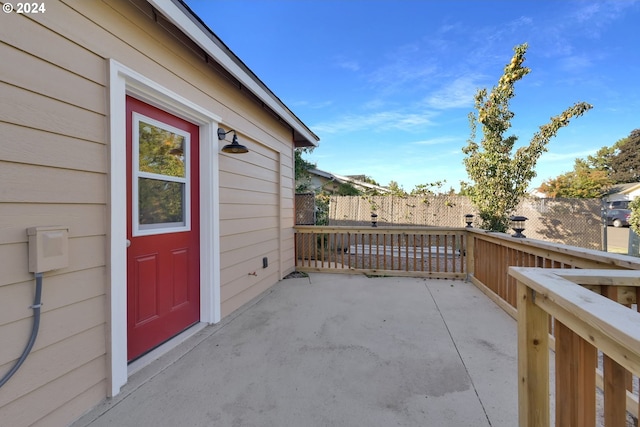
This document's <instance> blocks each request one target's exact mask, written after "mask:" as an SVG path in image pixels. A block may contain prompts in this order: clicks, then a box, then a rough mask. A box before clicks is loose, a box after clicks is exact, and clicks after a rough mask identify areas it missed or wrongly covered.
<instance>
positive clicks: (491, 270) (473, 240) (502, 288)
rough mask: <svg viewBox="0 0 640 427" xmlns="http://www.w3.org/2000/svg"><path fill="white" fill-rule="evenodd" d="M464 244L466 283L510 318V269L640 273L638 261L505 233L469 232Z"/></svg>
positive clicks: (512, 306) (514, 297) (513, 308)
mask: <svg viewBox="0 0 640 427" xmlns="http://www.w3.org/2000/svg"><path fill="white" fill-rule="evenodd" d="M467 242H468V251H467V252H468V259H467V263H468V267H467V271H468V272H469V280H470V281H471V282H473V283H474V284H475V285H477V286H478V287H479V288H480V289H482V290H483V291H484V292H485V293H486V294H487V295H488V296H489V297H490V298H492V299H493V300H494V301H495V302H496V303H497V304H498V305H500V306H501V307H502V308H503V309H504V310H505V311H506V312H507V313H509V314H510V315H511V316H512V317H513V318H516V303H517V286H516V281H515V279H514V278H513V277H510V276H509V273H508V272H509V267H511V266H515V267H539V268H581V269H585V268H589V269H621V270H640V259H638V258H633V257H630V256H626V255H619V254H612V253H607V252H601V251H596V250H592V249H583V248H578V247H575V246H568V245H561V244H558V243H551V242H545V241H541V240H532V239H517V238H514V237H512V236H510V235H508V234H504V233H491V232H486V231H484V230H478V229H470V230H469V234H468V236H467ZM474 254H475V256H474ZM628 299H629V294H628V293H623V294H621V295H620V302H621V303H625V304H626V303H630V302H629V300H628ZM633 302H635V295H634V296H633Z"/></svg>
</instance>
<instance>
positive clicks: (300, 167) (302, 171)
mask: <svg viewBox="0 0 640 427" xmlns="http://www.w3.org/2000/svg"><path fill="white" fill-rule="evenodd" d="M312 150H313V148H296V149H295V150H293V151H294V161H295V162H294V163H295V171H294V173H295V182H296V193H306V192H308V191H310V187H311V176H310V175H309V169H315V167H316V164H315V163H311V162H308V161H306V160H305V159H303V158H302V154H303V153H310V152H311V151H312Z"/></svg>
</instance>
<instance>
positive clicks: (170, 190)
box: [138, 178, 185, 229]
mask: <svg viewBox="0 0 640 427" xmlns="http://www.w3.org/2000/svg"><path fill="white" fill-rule="evenodd" d="M184 190H185V184H183V183H179V182H170V181H162V180H158V179H148V178H139V179H138V206H139V209H138V223H139V224H140V228H141V229H145V228H149V227H144V226H145V225H150V224H156V225H157V224H165V223H166V224H167V226H170V227H175V226H184V225H185V220H184V218H185V212H184V206H185V200H184V198H185V197H184V196H185V191H184ZM154 228H155V227H154Z"/></svg>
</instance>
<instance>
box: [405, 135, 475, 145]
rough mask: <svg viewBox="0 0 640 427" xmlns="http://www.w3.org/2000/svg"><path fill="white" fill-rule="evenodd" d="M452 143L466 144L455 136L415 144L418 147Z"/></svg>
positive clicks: (425, 140)
mask: <svg viewBox="0 0 640 427" xmlns="http://www.w3.org/2000/svg"><path fill="white" fill-rule="evenodd" d="M451 142H461V143H464V140H462V141H461V140H460V138H456V137H453V136H440V137H437V138H431V139H424V140H422V141H416V142H414V144H417V145H439V144H449V143H451Z"/></svg>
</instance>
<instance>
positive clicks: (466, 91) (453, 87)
mask: <svg viewBox="0 0 640 427" xmlns="http://www.w3.org/2000/svg"><path fill="white" fill-rule="evenodd" d="M479 78H480V76H474V75H468V76H462V77H459V78H457V79H455V80H454V81H453V82H451V83H450V84H449V85H448V86H445V87H442V88H441V89H439V90H437V91H436V92H434V93H433V94H432V95H431V96H429V97H428V98H427V99H426V104H427V106H429V107H431V108H437V109H442V110H446V109H449V108H463V107H466V108H471V107H473V96H474V94H475V93H476V91H477V90H478V88H479V84H478V83H477V80H479Z"/></svg>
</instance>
